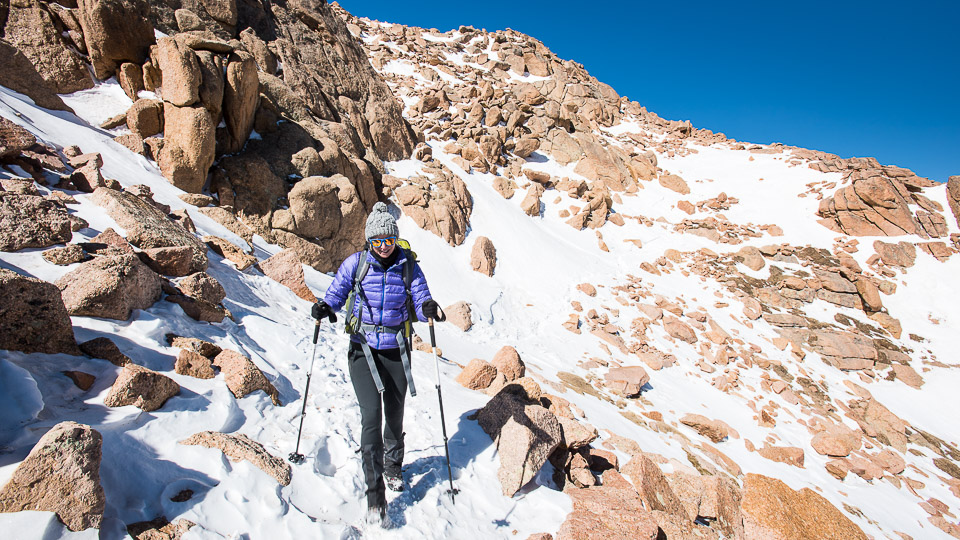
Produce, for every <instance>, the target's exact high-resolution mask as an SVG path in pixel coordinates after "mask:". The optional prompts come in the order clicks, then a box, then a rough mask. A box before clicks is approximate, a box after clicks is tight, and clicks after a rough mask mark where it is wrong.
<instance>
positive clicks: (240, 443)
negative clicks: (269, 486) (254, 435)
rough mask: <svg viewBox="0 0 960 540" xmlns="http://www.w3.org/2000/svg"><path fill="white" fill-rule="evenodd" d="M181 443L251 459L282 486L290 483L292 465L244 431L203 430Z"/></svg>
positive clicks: (228, 456)
mask: <svg viewBox="0 0 960 540" xmlns="http://www.w3.org/2000/svg"><path fill="white" fill-rule="evenodd" d="M180 444H183V445H198V446H203V447H206V448H216V449H218V450H220V451H221V452H223V454H224V455H225V456H227V458H229V459H230V461H233V462H237V461H241V460H246V461H249V462H250V463H252V464H254V465H256V466H257V467H258V468H259V469H260V470H262V471H263V472H265V473H267V474H268V475H270V476H272V477H273V478H274V479H276V481H277V482H279V483H280V485H281V486H288V485H290V478H291V470H290V465H289V464H288V463H287V462H286V461H284V460H283V459H281V458H278V457H275V456H273V455H271V454H270V453H269V452H267V450H266V449H265V448H264V447H263V445H262V444H260V443H258V442H257V441H254V440H253V439H251V438H250V437H247V436H246V435H243V434H242V433H241V434H227V433H219V432H216V431H202V432H200V433H196V434H194V435H192V436H191V437H189V438H187V439H184V440H182V441H180Z"/></svg>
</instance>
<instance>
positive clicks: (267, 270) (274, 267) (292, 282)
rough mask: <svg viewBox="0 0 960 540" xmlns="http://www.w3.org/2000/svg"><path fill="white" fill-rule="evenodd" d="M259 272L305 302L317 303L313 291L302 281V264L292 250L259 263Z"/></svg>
mask: <svg viewBox="0 0 960 540" xmlns="http://www.w3.org/2000/svg"><path fill="white" fill-rule="evenodd" d="M260 270H261V271H262V272H263V275H265V276H267V277H268V278H270V279H272V280H274V281H276V282H277V283H279V284H281V285H283V286H285V287H287V288H289V289H290V290H291V291H293V292H294V294H296V295H297V296H299V297H300V298H302V299H304V300H306V301H307V302H310V303H313V302H316V301H317V297H316V296H314V294H313V291H311V290H310V288H309V287H307V284H306V282H305V281H304V279H303V264H302V263H301V262H300V257H298V256H297V252H296V251H294V250H292V249H285V250H283V251H281V252H280V253H277V254H276V255H273V256H272V257H270V258H269V259H267V260H265V261H263V262H261V263H260Z"/></svg>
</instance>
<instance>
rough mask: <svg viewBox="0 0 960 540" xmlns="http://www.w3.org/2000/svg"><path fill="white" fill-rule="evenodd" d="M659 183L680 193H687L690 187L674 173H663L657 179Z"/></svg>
mask: <svg viewBox="0 0 960 540" xmlns="http://www.w3.org/2000/svg"><path fill="white" fill-rule="evenodd" d="M659 182H660V185H661V186H663V187H665V188H667V189H669V190H671V191H676V192H677V193H679V194H681V195H689V194H690V188H689V187H687V182H686V181H685V180H684V179H683V178H680V177H679V176H677V175H675V174H664V175H662V176H661V177H660V179H659Z"/></svg>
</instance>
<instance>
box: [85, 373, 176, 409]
mask: <svg viewBox="0 0 960 540" xmlns="http://www.w3.org/2000/svg"><path fill="white" fill-rule="evenodd" d="M179 393H180V385H179V384H177V383H176V382H174V380H173V379H171V378H170V377H167V376H166V375H163V374H161V373H157V372H156V371H153V370H149V369H147V368H145V367H143V366H138V365H137V364H134V363H128V364H126V365H125V366H123V370H122V371H120V376H119V377H117V380H116V381H115V382H114V383H113V386H112V387H110V392H109V393H108V394H107V397H105V398H104V399H103V404H104V405H106V406H107V407H123V406H125V405H133V406H135V407H137V408H139V409H143V410H144V411H148V412H149V411H155V410H157V409H159V408H160V407H163V404H164V403H166V401H167V400H168V399H170V398H171V397H173V396H175V395H177V394H179Z"/></svg>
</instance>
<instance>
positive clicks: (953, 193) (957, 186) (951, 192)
mask: <svg viewBox="0 0 960 540" xmlns="http://www.w3.org/2000/svg"><path fill="white" fill-rule="evenodd" d="M947 203H948V204H949V205H950V210H952V211H953V217H954V219H956V221H957V226H958V227H960V176H951V177H950V178H949V179H948V180H947Z"/></svg>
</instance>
